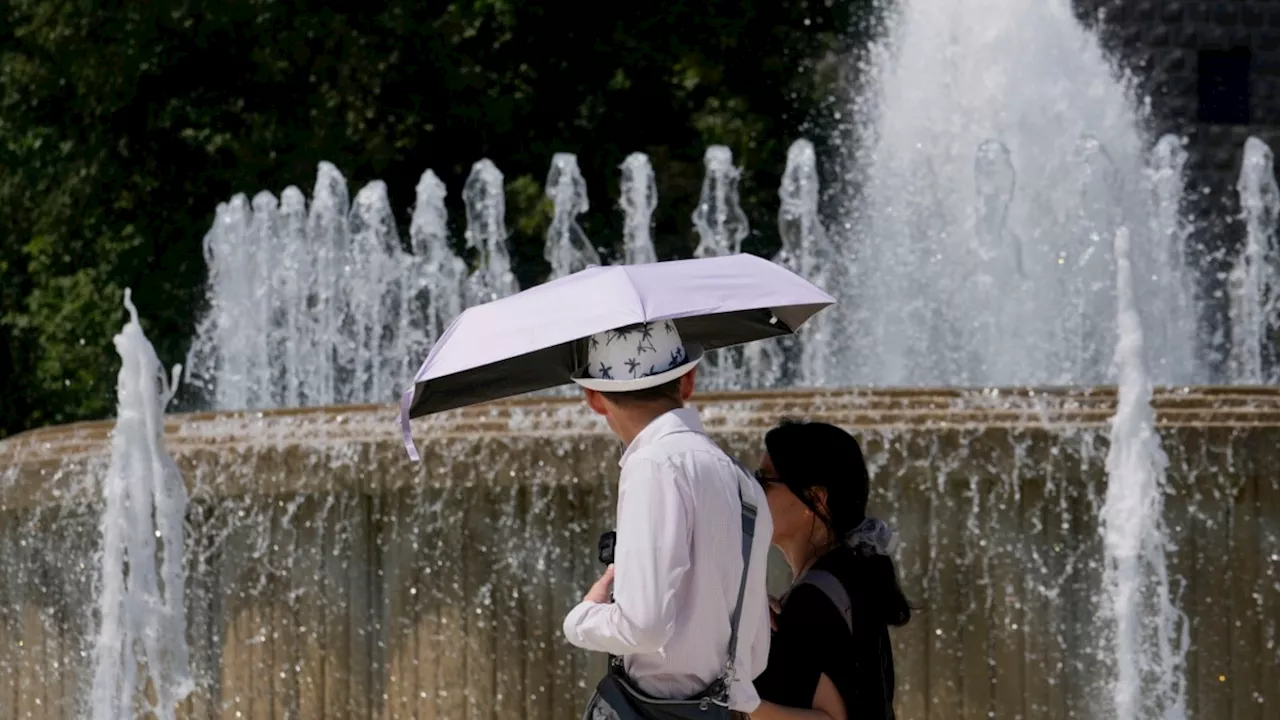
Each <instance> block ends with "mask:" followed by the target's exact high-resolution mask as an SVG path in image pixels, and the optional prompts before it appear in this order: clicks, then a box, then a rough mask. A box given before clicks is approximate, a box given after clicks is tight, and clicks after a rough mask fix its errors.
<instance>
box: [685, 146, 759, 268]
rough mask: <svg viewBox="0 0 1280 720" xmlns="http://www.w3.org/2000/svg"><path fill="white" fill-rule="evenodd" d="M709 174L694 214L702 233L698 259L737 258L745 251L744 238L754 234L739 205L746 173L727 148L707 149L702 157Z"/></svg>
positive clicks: (703, 182)
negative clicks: (724, 256) (731, 256)
mask: <svg viewBox="0 0 1280 720" xmlns="http://www.w3.org/2000/svg"><path fill="white" fill-rule="evenodd" d="M702 162H703V166H704V167H705V168H706V174H705V175H703V178H702V194H701V195H700V196H699V198H698V207H697V209H696V210H694V211H693V228H694V230H695V231H697V233H698V246H697V248H695V249H694V251H693V255H694V257H715V256H718V255H733V254H734V253H738V252H741V251H742V239H743V238H745V237H746V236H747V233H748V232H750V227H749V226H748V225H747V215H746V213H744V212H742V207H741V206H739V204H738V180H739V179H740V178H741V177H742V171H741V170H739V169H738V168H736V167H734V165H733V152H732V151H731V150H729V148H727V147H725V146H723V145H712V146H711V147H709V148H707V150H706V153H705V154H704V155H703V158H702Z"/></svg>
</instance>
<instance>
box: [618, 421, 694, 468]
mask: <svg viewBox="0 0 1280 720" xmlns="http://www.w3.org/2000/svg"><path fill="white" fill-rule="evenodd" d="M680 432H697V433H701V432H706V431H705V430H703V429H702V420H701V419H699V418H698V411H697V410H694V409H693V408H690V407H681V408H676V409H675V410H668V411H667V412H665V413H663V414H661V415H659V416H658V417H656V418H654V419H653V420H651V421H650V422H649V424H648V425H645V426H644V429H643V430H641V431H640V432H639V433H638V434H637V435H636V436H635V437H634V438H633V439H632V440H631V444H630V445H628V446H627V449H626V451H625V452H623V453H622V458H621V459H620V460H618V465H619V466H622V465H624V464H626V462H627V458H629V457H631V454H632V453H634V452H635V451H636V450H639V449H640V448H642V447H644V446H646V445H652V444H653V443H655V442H658V440H659V439H661V438H663V437H666V436H667V435H674V434H675V433H680Z"/></svg>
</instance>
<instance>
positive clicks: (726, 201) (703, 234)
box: [693, 145, 776, 390]
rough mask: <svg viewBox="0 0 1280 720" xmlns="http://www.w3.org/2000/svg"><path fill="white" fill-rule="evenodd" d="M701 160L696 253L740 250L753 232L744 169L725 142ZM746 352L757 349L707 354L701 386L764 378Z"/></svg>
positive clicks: (695, 215)
mask: <svg viewBox="0 0 1280 720" xmlns="http://www.w3.org/2000/svg"><path fill="white" fill-rule="evenodd" d="M702 163H703V166H704V167H705V169H706V173H705V174H704V175H703V178H702V193H701V195H700V196H699V197H698V207H697V209H695V210H694V211H693V228H694V231H695V232H697V233H698V246H697V247H696V248H694V251H693V256H694V257H715V256H718V255H732V254H734V253H738V252H741V251H742V240H743V238H745V237H746V236H747V234H748V233H749V232H750V231H751V228H750V226H749V225H748V224H747V215H746V213H744V212H743V211H742V207H741V206H739V204H738V180H739V179H740V178H741V176H742V171H741V170H739V169H738V168H737V167H735V166H734V164H733V152H732V151H730V150H729V148H727V147H725V146H723V145H712V146H711V147H709V148H707V150H706V152H705V153H704V154H703V159H702ZM745 352H753V353H754V352H756V351H755V350H754V349H753V350H750V351H748V350H746V349H744V348H736V347H735V348H726V349H725V350H723V351H720V352H716V353H711V354H708V355H707V357H706V358H704V359H703V361H702V363H701V365H700V366H699V367H698V377H699V382H700V385H701V386H702V387H703V388H706V389H707V390H729V389H734V388H742V387H752V385H749V384H748V383H749V382H751V381H753V380H754V381H756V382H758V381H759V380H760V379H761V378H757V377H752V375H755V374H757V373H755V372H753V370H754V368H752V369H751V370H749V369H748V368H747V367H746V365H745V363H746V362H747V358H746V357H745V355H744V353H745ZM761 365H763V367H761V368H760V369H761V372H763V373H764V374H765V375H766V376H772V375H776V371H774V370H771V369H770V368H769V366H768V365H767V364H765V363H761ZM755 387H760V385H755ZM764 387H768V386H767V385H765V386H764Z"/></svg>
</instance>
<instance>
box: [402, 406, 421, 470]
mask: <svg viewBox="0 0 1280 720" xmlns="http://www.w3.org/2000/svg"><path fill="white" fill-rule="evenodd" d="M412 404H413V388H409V389H408V390H406V391H405V393H404V394H403V395H401V396H400V432H401V433H402V434H403V435H404V449H405V450H406V451H408V453H409V459H410V460H412V461H413V462H418V461H419V460H421V459H422V458H421V457H419V456H418V448H417V447H416V446H415V445H414V444H413V431H412V430H411V429H410V427H409V406H410V405H412Z"/></svg>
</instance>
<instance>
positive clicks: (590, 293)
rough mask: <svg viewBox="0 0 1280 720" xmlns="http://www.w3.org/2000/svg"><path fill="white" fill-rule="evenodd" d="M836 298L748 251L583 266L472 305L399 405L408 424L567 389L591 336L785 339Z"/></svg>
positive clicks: (713, 341) (714, 344) (722, 342)
mask: <svg viewBox="0 0 1280 720" xmlns="http://www.w3.org/2000/svg"><path fill="white" fill-rule="evenodd" d="M834 302H835V300H834V299H833V298H832V297H831V296H830V295H828V294H827V293H825V292H823V291H822V290H821V289H819V288H818V287H816V286H814V285H813V284H812V283H810V282H808V281H807V280H804V279H803V278H801V277H800V276H798V275H796V274H795V273H792V272H791V271H790V270H787V269H786V268H783V267H781V266H780V265H776V264H774V263H772V262H769V261H768V260H765V259H763V258H759V257H756V256H754V255H748V254H738V255H725V256H719V257H709V258H700V259H695V260H673V261H669V262H657V263H645V264H641V265H610V266H607V267H598V266H594V267H589V268H587V269H585V270H582V271H580V272H576V273H574V274H572V275H568V276H565V277H562V278H559V279H557V280H553V281H551V282H548V283H544V284H542V285H538V286H536V287H532V288H530V289H528V290H525V291H523V292H519V293H516V294H515V295H510V296H508V297H505V298H502V299H500V300H494V301H493V302H489V303H485V304H483V305H476V306H475V307H471V308H468V309H467V310H465V311H464V312H463V313H462V314H461V315H459V316H458V317H457V319H455V320H454V321H453V323H452V324H451V325H449V328H448V329H447V330H445V331H444V334H442V335H441V336H440V339H439V340H437V341H436V344H435V346H434V347H432V348H431V353H430V354H429V355H427V360H426V362H424V363H423V364H422V368H421V369H420V370H418V374H417V376H416V377H415V378H414V384H413V389H412V390H409V391H407V392H406V393H405V394H404V396H403V397H402V398H401V401H400V423H401V427H402V430H403V432H404V440H405V448H406V449H407V450H408V451H409V455H410V457H412V458H413V459H415V460H416V459H417V458H418V454H417V451H416V450H415V449H414V447H413V441H412V439H411V438H410V434H409V420H410V419H411V418H416V417H421V416H423V415H430V414H431V413H436V412H441V411H443V410H452V409H454V408H459V407H464V406H467V405H474V404H476V403H481V402H486V401H489V400H497V399H500V398H505V397H511V396H513V395H519V394H521V393H526V392H533V391H535V390H544V389H546V388H550V387H556V386H558V385H567V384H569V383H570V382H572V381H571V380H570V375H571V374H572V373H573V371H574V370H576V369H578V366H579V365H581V364H582V362H583V358H584V357H585V354H584V352H583V348H582V343H581V342H578V341H581V340H584V339H586V338H588V337H590V336H591V335H594V334H596V333H599V332H605V331H607V330H615V329H618V328H623V327H627V326H629V325H635V324H638V323H645V322H655V321H659V320H673V321H675V324H676V328H677V330H678V331H679V333H680V337H681V339H683V340H684V341H685V342H687V343H694V344H697V345H701V346H702V347H703V348H705V349H706V350H714V349H716V348H722V347H728V346H730V345H738V344H741V343H745V342H751V341H753V340H761V339H764V338H770V337H777V336H779V335H788V334H791V333H793V332H795V331H796V329H797V328H799V327H800V326H801V325H802V324H803V323H804V322H805V321H806V320H808V319H809V318H810V317H812V316H813V315H814V313H816V312H818V311H819V310H821V309H822V308H824V307H826V306H828V305H831V304H832V303H834Z"/></svg>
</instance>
